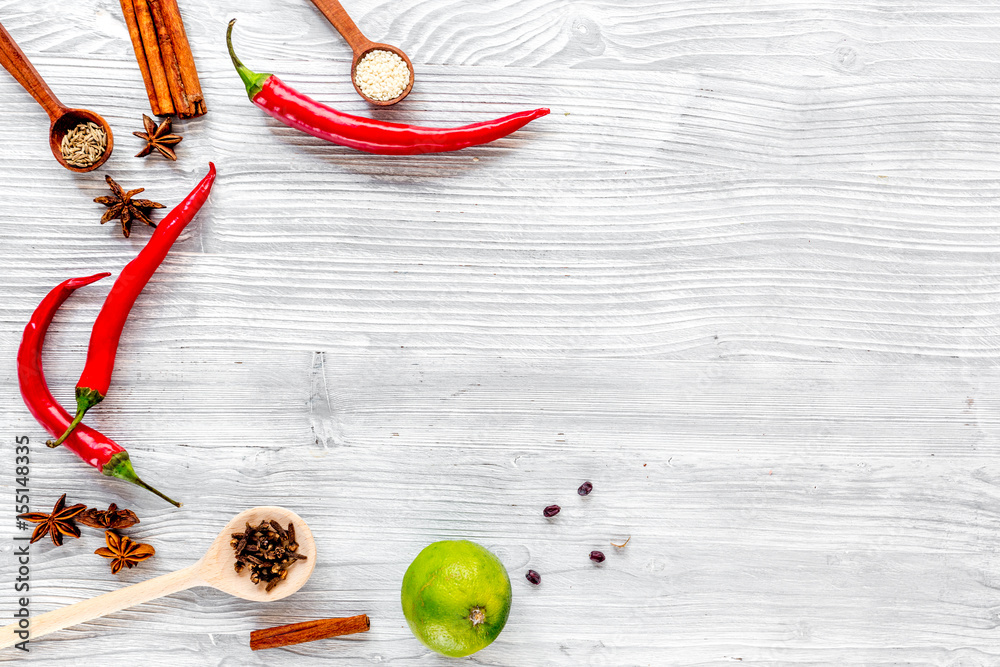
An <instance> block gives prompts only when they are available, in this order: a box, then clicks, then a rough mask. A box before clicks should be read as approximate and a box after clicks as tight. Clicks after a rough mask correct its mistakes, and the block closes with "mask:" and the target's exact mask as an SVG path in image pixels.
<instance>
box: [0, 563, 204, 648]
mask: <svg viewBox="0 0 1000 667" xmlns="http://www.w3.org/2000/svg"><path fill="white" fill-rule="evenodd" d="M201 583H202V582H201V580H200V579H199V577H198V570H197V564H196V565H192V566H191V567H186V568H184V569H183V570H178V571H177V572H171V573H170V574H164V575H162V576H159V577H156V578H155V579H150V580H148V581H144V582H142V583H140V584H134V585H132V586H126V587H125V588H119V589H118V590H117V591H111V592H110V593H105V594H104V595H98V596H97V597H94V598H90V599H89V600H84V601H83V602H77V603H76V604H71V605H69V606H68V607H63V608H62V609H56V610H55V611H50V612H49V613H47V614H42V615H41V616H38V617H35V618H31V619H29V626H28V632H29V635H28V639H30V640H35V639H38V638H39V637H41V636H43V635H47V634H49V633H50V632H55V631H56V630H62V629H63V628H68V627H70V626H72V625H78V624H80V623H86V622H87V621H92V620H94V619H95V618H100V617H101V616H107V615H108V614H113V613H115V612H116V611H121V610H122V609H127V608H128V607H134V606H135V605H137V604H142V603H143V602H149V601H150V600H155V599H157V598H161V597H163V596H164V595H170V594H171V593H176V592H178V591H183V590H186V589H188V588H191V587H192V586H197V585H199V584H201ZM23 630H24V629H23V628H21V627H20V626H19V625H18V623H16V622H15V623H11V624H10V625H8V626H7V627H5V628H3V629H2V630H0V649H2V648H7V647H8V646H13V645H14V644H16V643H18V642H22V641H24V637H23V636H19V635H18V634H16V633H17V632H18V631H23Z"/></svg>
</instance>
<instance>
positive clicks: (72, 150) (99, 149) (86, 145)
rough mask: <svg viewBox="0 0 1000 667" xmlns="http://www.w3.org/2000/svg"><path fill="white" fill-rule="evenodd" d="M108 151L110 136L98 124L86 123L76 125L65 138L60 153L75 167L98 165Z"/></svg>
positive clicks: (60, 144) (60, 145) (60, 146)
mask: <svg viewBox="0 0 1000 667" xmlns="http://www.w3.org/2000/svg"><path fill="white" fill-rule="evenodd" d="M107 150H108V135H107V133H106V132H105V131H104V128H102V127H101V126H100V125H98V124H97V123H94V122H92V121H85V122H82V123H79V124H77V125H74V126H73V127H71V128H70V129H69V131H67V132H66V134H65V135H64V136H63V138H62V141H61V142H60V143H59V151H60V152H61V153H62V156H63V159H65V160H66V163H67V164H69V165H70V166H73V167H89V166H91V165H92V164H96V163H97V161H98V160H100V159H101V157H102V156H103V155H104V152H105V151H107Z"/></svg>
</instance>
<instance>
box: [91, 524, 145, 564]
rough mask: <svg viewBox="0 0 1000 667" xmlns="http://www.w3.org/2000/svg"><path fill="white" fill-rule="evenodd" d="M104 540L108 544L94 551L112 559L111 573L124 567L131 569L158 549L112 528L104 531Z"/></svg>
mask: <svg viewBox="0 0 1000 667" xmlns="http://www.w3.org/2000/svg"><path fill="white" fill-rule="evenodd" d="M104 541H105V542H107V543H108V546H106V547H101V548H100V549H98V550H97V551H95V552H94V553H95V554H97V555H98V556H103V557H104V558H111V559H112V561H111V574H118V571H119V570H121V569H122V568H123V567H127V568H130V569H131V568H133V567H135V566H136V565H138V564H139V563H140V562H142V561H144V560H146V559H147V558H149V557H150V556H152V555H153V554H155V553H156V549H154V548H153V547H151V546H149V545H148V544H140V543H139V542H134V541H132V540H131V539H130V538H129V537H127V536H125V535H119V534H118V533H116V532H114V531H110V530H109V531H107V532H105V533H104Z"/></svg>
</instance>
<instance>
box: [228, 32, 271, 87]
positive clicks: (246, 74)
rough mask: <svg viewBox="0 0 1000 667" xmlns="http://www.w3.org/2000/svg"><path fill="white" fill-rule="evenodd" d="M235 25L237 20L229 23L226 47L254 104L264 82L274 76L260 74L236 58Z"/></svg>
mask: <svg viewBox="0 0 1000 667" xmlns="http://www.w3.org/2000/svg"><path fill="white" fill-rule="evenodd" d="M234 23H236V19H233V20H232V21H230V22H229V29H228V30H226V45H227V46H228V47H229V57H230V58H232V59H233V66H235V67H236V72H237V73H238V74H239V75H240V78H241V79H243V85H244V86H246V89H247V97H249V98H250V101H251V102H252V101H253V98H254V97H255V96H256V95H257V93H259V92H260V91H261V90H263V89H264V82H266V81H267V80H268V79H269V78H270V77H271V76H272V75H271V74H267V73H265V72H262V73H260V74H258V73H257V72H254V71H253V70H251V69H250V68H248V67H247V66H246V65H244V64H243V63H242V62H240V59H239V58H238V57H237V56H236V52H235V51H234V50H233V24H234Z"/></svg>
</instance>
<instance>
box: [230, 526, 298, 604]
mask: <svg viewBox="0 0 1000 667" xmlns="http://www.w3.org/2000/svg"><path fill="white" fill-rule="evenodd" d="M229 544H230V546H232V547H233V549H234V550H235V552H236V562H235V563H234V564H233V569H235V570H236V573H237V574H241V573H242V572H243V570H244V569H247V570H249V572H250V581H251V582H252V583H254V584H256V585H260V584H261V583H264V584H266V588H265V589H264V590H265V591H267V592H270V591H271V589H273V588H274V587H275V586H277V585H278V584H279V583H281V581H282V580H284V579H285V578H286V577H288V568H290V567H291V566H292V565H294V564H295V562H296V561H300V560H307V559H306V557H305V556H303V555H302V554H300V553H297V550H298V548H299V543H298V542H296V541H295V525H294V524H293V523H291V522H289V524H288V528H287V530H286V529H285V528H282V527H281V524H280V523H278V522H277V521H274V520H273V519H272V520H266V521H261V522H260V525H258V526H251V525H250V524H249V523H247V524H246V530H244V531H243V532H242V533H233V534H232V535H231V539H230V540H229Z"/></svg>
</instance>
